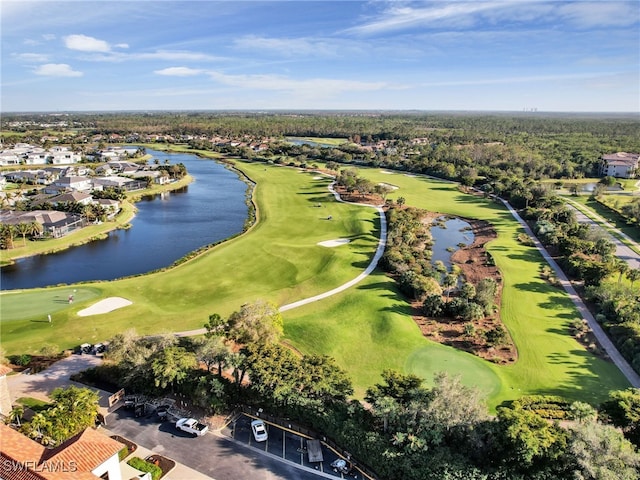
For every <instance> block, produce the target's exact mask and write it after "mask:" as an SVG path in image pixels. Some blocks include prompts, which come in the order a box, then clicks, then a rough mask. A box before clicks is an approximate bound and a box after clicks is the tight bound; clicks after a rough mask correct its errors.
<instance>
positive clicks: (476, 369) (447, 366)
mask: <svg viewBox="0 0 640 480" xmlns="http://www.w3.org/2000/svg"><path fill="white" fill-rule="evenodd" d="M458 353H459V354H458V355H452V352H451V347H445V346H444V345H440V344H437V343H430V344H429V345H427V346H424V347H422V348H419V349H416V350H414V351H413V352H411V355H409V357H408V358H407V361H406V362H405V371H406V372H407V373H413V374H414V375H418V376H419V377H422V378H424V379H426V381H425V383H426V384H427V385H433V375H434V373H437V372H442V371H446V372H448V373H449V374H451V375H454V376H455V375H459V376H460V382H461V383H462V384H463V385H466V386H468V387H476V388H478V389H479V390H480V391H481V392H482V393H483V394H484V395H485V396H486V397H487V398H494V397H495V396H496V395H497V394H498V393H499V392H500V388H501V381H500V378H499V377H498V375H496V373H495V372H494V371H493V370H492V369H491V367H489V365H488V364H487V363H486V362H482V361H480V360H479V359H478V357H474V356H473V355H471V354H468V353H462V352H458Z"/></svg>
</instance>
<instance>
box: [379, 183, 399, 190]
mask: <svg viewBox="0 0 640 480" xmlns="http://www.w3.org/2000/svg"><path fill="white" fill-rule="evenodd" d="M378 185H381V186H383V187H387V188H390V189H391V190H398V188H400V187H397V186H395V185H391V184H390V183H379V184H378Z"/></svg>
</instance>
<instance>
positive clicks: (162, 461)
mask: <svg viewBox="0 0 640 480" xmlns="http://www.w3.org/2000/svg"><path fill="white" fill-rule="evenodd" d="M145 460H146V461H147V462H149V463H153V464H154V465H156V466H157V467H159V468H160V470H162V475H161V476H160V478H162V477H164V476H165V475H166V474H167V473H169V472H170V471H171V470H173V469H174V467H175V466H176V462H174V461H173V460H171V459H170V458H167V457H163V456H162V455H158V454H153V455H149V456H148V457H147V458H145Z"/></svg>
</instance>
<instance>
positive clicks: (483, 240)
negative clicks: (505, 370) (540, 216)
mask: <svg viewBox="0 0 640 480" xmlns="http://www.w3.org/2000/svg"><path fill="white" fill-rule="evenodd" d="M436 216H438V215H436ZM464 220H465V221H466V222H468V223H469V225H471V228H472V231H473V235H474V240H473V243H472V244H471V245H467V246H466V247H464V248H461V249H459V250H457V251H456V252H454V254H453V255H452V256H451V262H452V263H454V264H456V265H457V266H459V267H460V270H461V271H462V275H463V276H464V278H465V280H466V281H467V282H470V283H472V284H474V285H477V284H478V282H480V280H482V279H485V278H493V279H494V280H495V281H496V284H497V287H498V288H497V293H496V298H495V304H496V305H498V306H499V305H500V303H501V300H502V278H501V275H500V271H499V270H498V268H497V267H495V266H494V265H491V263H492V262H489V258H488V254H487V251H486V249H485V245H486V244H487V242H489V241H491V240H493V239H495V238H496V237H497V234H496V231H495V230H494V228H493V227H492V225H491V224H490V223H489V222H486V221H484V220H470V219H464ZM412 307H413V311H414V314H413V315H412V317H413V320H414V321H415V322H416V324H417V325H418V327H419V328H420V331H421V332H422V334H423V335H424V336H425V337H428V338H429V339H430V340H433V341H435V342H438V343H442V344H444V345H450V346H452V347H455V348H457V349H459V350H464V351H466V352H469V353H472V354H474V355H477V356H478V357H481V358H484V359H485V360H489V361H492V362H495V363H500V364H509V363H514V362H515V361H516V360H517V359H518V350H517V349H516V347H515V345H514V344H513V341H512V340H511V339H510V338H509V342H508V344H506V345H500V346H499V347H492V346H490V345H487V343H486V341H485V340H484V338H483V337H482V336H481V335H479V334H478V333H479V332H481V331H486V330H491V329H494V328H496V327H497V326H498V325H502V326H503V324H502V320H501V319H500V311H499V310H498V311H496V312H495V313H494V314H493V315H492V316H490V317H487V318H483V319H481V320H476V321H474V322H472V324H473V326H474V329H475V332H476V334H475V335H472V336H470V335H466V334H465V332H464V329H465V324H467V323H468V322H465V321H462V320H455V319H452V318H431V317H425V316H423V315H421V314H420V307H421V304H420V303H419V302H414V303H413V305H412Z"/></svg>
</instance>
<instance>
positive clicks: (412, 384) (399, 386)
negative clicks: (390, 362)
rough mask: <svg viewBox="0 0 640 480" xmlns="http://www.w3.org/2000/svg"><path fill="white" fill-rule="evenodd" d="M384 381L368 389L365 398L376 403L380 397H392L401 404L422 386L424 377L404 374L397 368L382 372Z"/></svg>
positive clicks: (408, 399) (407, 400) (406, 401)
mask: <svg viewBox="0 0 640 480" xmlns="http://www.w3.org/2000/svg"><path fill="white" fill-rule="evenodd" d="M382 379H383V380H384V383H378V384H376V385H374V386H373V387H371V388H369V389H367V392H366V395H365V397H364V398H365V400H366V401H367V402H370V403H374V402H375V401H376V400H377V399H378V398H381V397H390V398H393V399H395V400H397V401H398V402H400V403H401V404H406V403H408V402H409V401H410V400H411V399H412V397H413V395H414V391H415V390H417V389H418V388H420V387H421V386H422V382H423V380H422V378H420V377H418V376H417V375H413V374H407V375H405V374H403V373H400V372H398V371H396V370H384V371H383V372H382Z"/></svg>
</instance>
